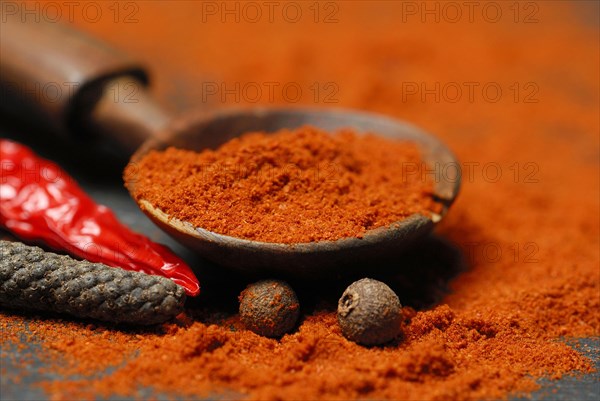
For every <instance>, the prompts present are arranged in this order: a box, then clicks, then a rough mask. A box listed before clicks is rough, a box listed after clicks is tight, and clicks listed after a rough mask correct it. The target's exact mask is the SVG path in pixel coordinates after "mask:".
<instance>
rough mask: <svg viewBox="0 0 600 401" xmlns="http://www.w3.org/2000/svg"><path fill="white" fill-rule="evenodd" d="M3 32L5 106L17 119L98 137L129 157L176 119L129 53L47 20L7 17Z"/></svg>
mask: <svg viewBox="0 0 600 401" xmlns="http://www.w3.org/2000/svg"><path fill="white" fill-rule="evenodd" d="M1 26H2V35H0V50H1V53H2V57H0V71H1V74H0V85H1V86H2V88H1V89H2V91H1V95H0V107H2V108H4V109H6V110H9V111H10V112H11V113H12V114H16V115H18V116H19V117H21V118H27V119H31V118H32V117H34V118H41V119H42V120H43V121H44V123H46V124H49V125H50V126H51V127H52V128H53V129H54V130H55V131H57V132H60V133H63V134H70V135H82V133H84V132H85V133H89V132H91V131H93V132H96V133H100V134H101V135H103V136H109V137H111V138H112V139H113V140H115V141H116V142H118V143H119V144H120V145H121V147H123V148H124V149H125V150H127V151H130V152H131V151H133V150H135V148H137V146H139V145H140V144H141V143H142V142H143V141H144V140H145V139H147V138H148V137H152V136H155V135H156V133H157V132H159V131H161V130H162V128H164V127H165V125H166V124H167V122H168V121H170V118H169V116H168V115H167V113H165V112H164V111H163V110H162V109H161V108H160V107H159V106H158V105H157V104H156V103H155V102H154V101H153V99H152V98H151V97H150V96H149V94H148V93H147V91H146V86H147V83H148V76H147V74H146V72H145V70H144V69H143V68H142V67H141V66H140V65H139V64H138V63H136V62H135V61H134V60H132V59H131V58H130V57H128V56H127V55H126V54H124V53H122V52H120V51H118V50H116V49H114V48H112V47H110V46H108V45H107V44H105V43H103V42H101V41H99V40H97V39H94V38H91V37H89V36H87V35H84V34H83V33H81V32H79V31H77V30H75V29H72V28H71V27H69V26H68V25H64V24H60V23H55V22H49V21H45V20H44V19H43V18H42V17H41V16H37V18H36V16H31V15H27V16H24V15H23V16H22V15H20V14H18V13H12V14H9V13H7V14H3V15H2V21H1Z"/></svg>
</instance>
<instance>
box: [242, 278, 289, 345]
mask: <svg viewBox="0 0 600 401" xmlns="http://www.w3.org/2000/svg"><path fill="white" fill-rule="evenodd" d="M239 301H240V320H241V322H242V323H243V324H244V326H245V327H246V328H247V329H249V330H252V331H253V332H255V333H256V334H260V335H263V336H266V337H281V336H282V335H284V334H285V333H287V332H289V331H290V330H291V329H292V328H294V326H295V325H296V322H297V321H298V316H299V314H300V304H299V303H298V297H297V296H296V293H295V292H294V290H293V289H292V287H290V285H289V284H288V283H286V282H285V281H282V280H261V281H258V282H256V283H252V284H250V285H248V286H247V287H246V288H245V289H244V291H242V293H241V294H240V296H239Z"/></svg>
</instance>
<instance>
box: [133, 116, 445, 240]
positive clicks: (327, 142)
mask: <svg viewBox="0 0 600 401" xmlns="http://www.w3.org/2000/svg"><path fill="white" fill-rule="evenodd" d="M407 167H411V169H410V171H411V174H406V171H407V170H408V169H407ZM423 168H424V162H423V161H422V160H421V158H420V154H419V150H418V148H417V146H416V145H415V144H413V143H409V142H402V141H393V140H389V139H385V138H382V137H378V136H376V135H373V134H368V135H358V134H356V133H354V132H353V131H351V130H343V131H340V132H337V133H335V134H334V135H329V134H328V133H326V132H324V131H321V130H319V129H316V128H313V127H309V126H307V127H302V128H299V129H297V130H294V131H288V130H283V131H279V132H277V133H274V134H265V133H248V134H245V135H243V136H242V137H240V138H236V139H233V140H231V141H229V142H227V143H226V144H224V145H222V146H221V147H219V148H218V149H217V150H214V151H213V150H204V151H202V152H200V153H197V152H193V151H188V150H185V149H175V148H169V149H167V150H166V151H160V152H159V151H152V152H150V153H149V154H147V155H146V156H144V157H143V158H142V159H141V160H140V161H139V163H136V164H131V165H129V166H128V168H127V169H126V170H125V177H126V180H133V181H134V182H135V185H133V188H134V191H135V192H134V196H135V198H136V199H138V200H140V199H145V200H146V201H148V202H150V203H152V204H153V205H154V206H155V207H158V208H159V209H161V210H162V211H163V212H165V213H167V214H168V215H169V216H171V217H175V218H178V219H180V220H183V221H187V222H190V223H192V224H194V225H195V226H197V227H202V228H204V229H207V230H210V231H215V232H217V233H220V234H226V235H231V236H234V237H241V238H245V239H250V240H255V241H264V242H279V243H300V242H312V241H322V240H330V241H333V240H337V239H340V238H345V237H360V236H362V235H363V234H364V233H365V232H366V231H367V230H371V229H375V228H378V227H382V226H385V225H388V224H390V223H393V222H396V221H399V220H402V219H404V218H406V217H408V216H410V215H411V214H413V213H421V214H425V215H431V213H433V212H438V211H439V210H440V206H439V205H437V204H436V203H435V202H434V200H433V180H432V177H431V176H429V175H425V174H423V173H422V171H421V170H422V169H423Z"/></svg>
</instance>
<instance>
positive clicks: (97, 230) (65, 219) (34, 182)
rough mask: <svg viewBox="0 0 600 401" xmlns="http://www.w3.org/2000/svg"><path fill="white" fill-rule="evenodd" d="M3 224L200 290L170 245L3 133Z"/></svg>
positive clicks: (51, 243) (0, 154)
mask: <svg viewBox="0 0 600 401" xmlns="http://www.w3.org/2000/svg"><path fill="white" fill-rule="evenodd" d="M0 162H1V175H0V198H2V202H1V203H0V225H1V226H2V227H3V228H5V229H7V230H9V231H10V232H12V233H14V234H15V235H16V236H18V237H20V238H22V239H24V240H30V241H42V242H44V243H46V244H48V245H49V246H50V247H52V248H54V249H57V250H64V251H66V252H68V253H70V254H72V255H74V256H77V257H80V258H83V259H87V260H89V261H92V262H99V263H104V264H106V265H109V266H113V267H121V268H123V269H126V270H135V271H140V272H144V273H147V274H155V275H159V276H163V277H167V278H169V279H171V280H173V281H174V282H175V283H176V284H179V285H180V286H182V287H183V288H185V290H186V293H187V294H188V295H191V296H195V295H198V294H199V292H200V285H199V283H198V279H197V278H196V276H195V275H194V273H193V272H192V270H191V268H190V267H189V266H188V265H186V264H185V262H184V261H183V260H181V259H180V258H179V257H177V256H176V255H175V254H174V253H173V252H171V250H169V249H168V248H167V247H165V246H163V245H160V244H157V243H154V242H152V241H150V239H148V238H146V237H144V236H143V235H140V234H137V233H135V232H133V231H131V230H130V229H129V228H128V227H126V226H124V225H123V224H122V223H121V222H119V220H117V218H116V216H115V215H114V214H113V212H112V211H111V210H109V209H108V208H107V207H106V206H102V205H98V204H96V203H95V202H94V201H93V200H92V199H91V198H90V197H89V196H88V195H87V194H86V193H85V192H83V190H82V189H81V188H80V187H79V186H78V185H77V183H76V182H75V180H74V179H73V178H72V177H70V176H69V175H68V174H67V173H66V172H65V171H64V170H62V169H61V168H60V167H58V166H57V165H56V164H54V163H52V162H50V161H48V160H45V159H42V158H40V157H38V156H37V155H36V154H35V153H34V152H33V151H31V149H29V148H27V147H25V146H23V145H21V144H18V143H16V142H13V141H9V140H6V139H0Z"/></svg>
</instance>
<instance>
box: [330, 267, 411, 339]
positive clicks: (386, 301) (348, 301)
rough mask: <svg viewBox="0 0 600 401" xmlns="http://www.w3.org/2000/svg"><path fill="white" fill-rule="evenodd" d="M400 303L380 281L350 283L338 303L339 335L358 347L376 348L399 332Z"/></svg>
mask: <svg viewBox="0 0 600 401" xmlns="http://www.w3.org/2000/svg"><path fill="white" fill-rule="evenodd" d="M401 308H402V306H401V305H400V300H399V299H398V296H397V295H396V293H395V292H394V291H392V289H391V288H390V287H388V286H387V285H386V284H385V283H382V282H381V281H377V280H373V279H370V278H363V279H361V280H358V281H355V282H354V283H352V284H350V286H348V288H346V291H344V293H343V294H342V297H341V298H340V300H339V302H338V313H337V317H338V322H339V324H340V327H341V329H342V334H343V335H344V336H345V337H346V338H348V339H349V340H352V341H354V342H357V343H359V344H363V345H378V344H383V343H386V342H388V341H391V340H393V339H394V338H395V337H396V336H398V334H399V333H400V322H401V319H402V317H401V314H400V309H401Z"/></svg>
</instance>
